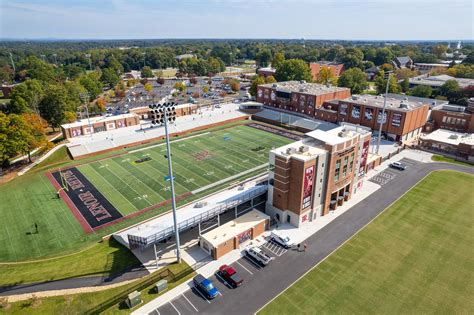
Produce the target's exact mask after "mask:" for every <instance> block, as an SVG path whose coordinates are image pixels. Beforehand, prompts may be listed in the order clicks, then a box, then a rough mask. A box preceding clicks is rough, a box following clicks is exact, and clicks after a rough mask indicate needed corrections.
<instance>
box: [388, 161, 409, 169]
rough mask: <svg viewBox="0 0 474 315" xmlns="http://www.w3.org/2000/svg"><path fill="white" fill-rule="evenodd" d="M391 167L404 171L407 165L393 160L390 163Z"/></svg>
mask: <svg viewBox="0 0 474 315" xmlns="http://www.w3.org/2000/svg"><path fill="white" fill-rule="evenodd" d="M390 167H391V168H395V169H397V170H400V171H404V170H405V169H406V168H407V166H406V165H405V164H403V163H401V162H393V163H390Z"/></svg>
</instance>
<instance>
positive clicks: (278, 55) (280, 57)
mask: <svg viewBox="0 0 474 315" xmlns="http://www.w3.org/2000/svg"><path fill="white" fill-rule="evenodd" d="M283 61H285V54H283V53H282V52H277V53H276V54H275V56H273V59H272V67H273V68H276V67H278V66H279V65H281V63H282V62H283Z"/></svg>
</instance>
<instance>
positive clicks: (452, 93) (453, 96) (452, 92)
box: [439, 80, 463, 103]
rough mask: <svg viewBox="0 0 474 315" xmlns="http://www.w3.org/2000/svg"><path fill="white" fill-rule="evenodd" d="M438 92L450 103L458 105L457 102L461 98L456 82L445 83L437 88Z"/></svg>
mask: <svg viewBox="0 0 474 315" xmlns="http://www.w3.org/2000/svg"><path fill="white" fill-rule="evenodd" d="M439 92H440V94H441V95H442V96H445V97H446V98H447V100H448V101H449V102H452V103H458V101H459V100H460V99H462V97H463V95H462V92H461V88H460V87H459V83H458V82H457V81H456V80H448V81H446V82H445V83H444V84H443V85H442V86H441V87H440V88H439Z"/></svg>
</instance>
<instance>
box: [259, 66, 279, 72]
mask: <svg viewBox="0 0 474 315" xmlns="http://www.w3.org/2000/svg"><path fill="white" fill-rule="evenodd" d="M260 71H261V72H273V73H275V72H276V69H275V68H272V67H264V68H258V69H257V72H260Z"/></svg>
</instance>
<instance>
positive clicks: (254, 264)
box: [246, 257, 262, 269]
mask: <svg viewBox="0 0 474 315" xmlns="http://www.w3.org/2000/svg"><path fill="white" fill-rule="evenodd" d="M246 260H247V261H248V262H250V263H252V265H253V266H254V267H255V268H257V269H262V267H261V266H260V265H259V264H257V263H256V262H255V261H253V259H252V258H249V257H246Z"/></svg>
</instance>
